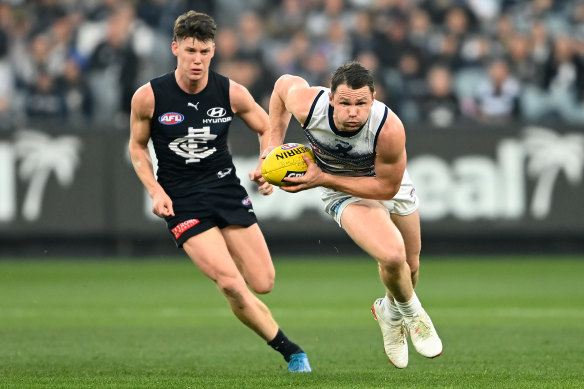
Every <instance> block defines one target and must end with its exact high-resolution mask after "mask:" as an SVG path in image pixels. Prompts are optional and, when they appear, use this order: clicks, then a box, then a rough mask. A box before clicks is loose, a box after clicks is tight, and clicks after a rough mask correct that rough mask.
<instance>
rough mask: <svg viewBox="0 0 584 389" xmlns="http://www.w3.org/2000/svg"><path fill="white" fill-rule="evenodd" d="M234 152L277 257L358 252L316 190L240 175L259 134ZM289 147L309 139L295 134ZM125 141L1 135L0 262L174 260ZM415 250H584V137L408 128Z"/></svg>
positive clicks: (242, 134) (237, 131) (48, 132)
mask: <svg viewBox="0 0 584 389" xmlns="http://www.w3.org/2000/svg"><path fill="white" fill-rule="evenodd" d="M230 137H231V138H230V142H231V143H230V144H231V149H232V152H233V154H234V156H235V164H236V167H237V171H238V175H239V177H240V179H241V180H242V182H243V184H244V185H245V187H246V188H247V190H248V192H249V193H250V196H251V199H252V202H253V204H254V208H255V210H256V214H257V215H258V218H259V220H260V225H261V227H262V229H263V231H264V234H265V236H266V239H267V240H268V243H269V244H270V247H271V249H272V250H273V251H274V252H287V253H305V254H312V253H315V254H316V253H325V254H337V253H338V254H353V253H354V252H355V251H357V250H358V248H357V247H355V246H354V245H353V244H352V243H351V242H350V240H349V239H348V238H347V237H346V236H345V234H344V232H343V231H342V230H341V229H340V228H338V227H337V226H336V224H335V223H334V222H332V221H331V220H329V218H328V216H326V215H325V213H324V211H323V210H322V205H321V202H320V199H319V192H318V190H317V189H316V190H310V191H305V192H301V193H298V194H287V193H285V192H283V191H279V190H277V191H276V193H274V194H273V195H271V196H268V197H262V196H260V195H259V194H258V193H257V190H256V189H255V184H253V183H251V182H249V180H248V178H247V172H248V171H249V170H251V169H253V168H255V166H256V165H257V151H258V145H257V141H256V137H255V136H254V135H253V134H252V133H251V132H250V131H249V130H247V129H246V128H245V127H244V126H243V124H242V123H241V122H240V121H239V120H236V121H234V123H233V126H232V129H231V134H230ZM286 141H298V142H301V143H302V142H305V140H304V138H303V135H302V131H301V130H300V129H299V128H298V126H297V125H292V126H291V129H290V130H289V133H288V136H287V138H286ZM127 143H128V132H121V131H105V130H102V131H99V130H96V131H87V132H79V131H78V130H71V131H67V130H62V129H58V130H57V129H49V128H44V129H43V130H40V129H38V128H27V129H24V128H23V129H17V130H12V131H5V132H0V256H8V255H22V256H43V255H48V256H51V255H67V254H70V255H78V254H85V255H145V254H152V255H156V254H166V253H176V249H175V248H174V245H173V244H172V242H171V240H170V239H169V236H168V232H167V231H166V225H165V223H164V222H163V221H162V220H160V219H158V218H156V217H155V216H154V215H153V214H152V213H151V211H150V207H151V203H150V199H149V197H148V196H147V194H146V193H145V191H144V190H143V187H142V185H141V183H140V182H139V180H138V178H137V176H136V175H135V173H134V171H133V169H132V166H131V163H130V161H129V157H128V152H127ZM407 150H408V171H409V173H410V175H411V176H412V178H413V180H414V182H415V185H416V193H417V195H418V196H419V197H420V200H421V205H420V215H421V220H422V240H423V246H424V248H423V250H424V252H426V253H432V252H434V253H437V252H448V253H457V252H481V253H485V252H494V253H498V252H521V253H526V252H535V253H537V252H546V253H549V252H562V253H565V252H584V207H582V199H583V198H584V178H583V175H582V173H583V170H584V134H582V133H581V132H577V128H570V127H566V126H555V127H537V126H533V125H531V126H530V125H526V126H515V127H512V126H500V125H497V126H492V127H488V126H481V127H480V128H477V126H476V125H475V126H473V127H465V126H461V127H453V128H451V129H440V130H435V129H434V130H432V129H429V128H423V127H415V126H411V127H410V128H409V129H407Z"/></svg>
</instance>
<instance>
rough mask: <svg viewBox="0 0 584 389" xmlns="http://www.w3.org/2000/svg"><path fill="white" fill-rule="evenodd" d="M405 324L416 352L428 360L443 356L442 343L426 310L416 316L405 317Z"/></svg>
mask: <svg viewBox="0 0 584 389" xmlns="http://www.w3.org/2000/svg"><path fill="white" fill-rule="evenodd" d="M404 322H405V325H406V327H407V329H408V331H409V333H410V338H411V339H412V344H413V345H414V347H415V348H416V351H418V352H419V353H420V354H422V355H423V356H425V357H426V358H436V357H437V356H439V355H440V354H442V341H441V340H440V338H439V337H438V334H437V333H436V329H435V328H434V324H432V320H430V316H428V314H427V313H426V311H424V309H422V310H421V311H420V312H419V313H418V314H417V315H415V316H410V317H408V316H404Z"/></svg>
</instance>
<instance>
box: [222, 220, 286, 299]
mask: <svg viewBox="0 0 584 389" xmlns="http://www.w3.org/2000/svg"><path fill="white" fill-rule="evenodd" d="M221 233H222V234H223V237H224V239H225V242H226V244H227V248H228V250H229V252H230V253H231V256H232V258H233V260H234V261H235V262H236V264H237V267H238V268H239V269H240V271H241V273H242V274H243V277H244V278H245V280H246V281H247V283H248V284H249V285H250V286H251V288H252V289H253V290H254V291H255V292H257V293H267V292H269V291H270V290H272V287H273V284H274V278H275V275H276V272H275V270H274V264H273V263H272V258H271V256H270V252H269V250H268V246H267V244H266V240H265V239H264V235H263V234H262V231H261V230H260V228H259V226H258V224H257V223H256V224H252V225H251V226H249V227H240V226H229V227H225V228H223V229H221Z"/></svg>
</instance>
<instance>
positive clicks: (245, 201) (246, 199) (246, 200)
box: [241, 196, 251, 207]
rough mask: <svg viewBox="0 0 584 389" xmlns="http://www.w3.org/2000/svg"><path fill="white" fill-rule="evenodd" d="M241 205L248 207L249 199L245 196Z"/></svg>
mask: <svg viewBox="0 0 584 389" xmlns="http://www.w3.org/2000/svg"><path fill="white" fill-rule="evenodd" d="M241 203H242V204H243V205H245V206H246V207H249V206H250V205H251V200H250V198H249V196H245V197H244V198H243V199H242V200H241Z"/></svg>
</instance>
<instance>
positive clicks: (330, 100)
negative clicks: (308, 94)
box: [329, 92, 333, 105]
mask: <svg viewBox="0 0 584 389" xmlns="http://www.w3.org/2000/svg"><path fill="white" fill-rule="evenodd" d="M329 103H331V105H332V104H333V92H329Z"/></svg>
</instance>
